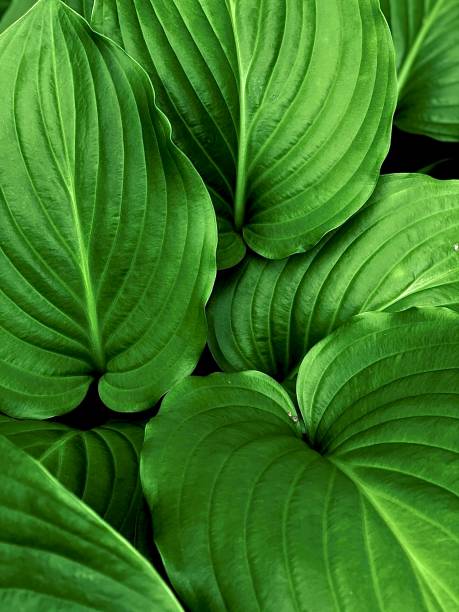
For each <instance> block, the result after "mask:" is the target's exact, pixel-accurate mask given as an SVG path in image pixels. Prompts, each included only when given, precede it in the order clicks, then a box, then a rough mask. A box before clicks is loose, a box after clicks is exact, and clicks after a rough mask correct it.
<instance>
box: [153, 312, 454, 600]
mask: <svg viewBox="0 0 459 612" xmlns="http://www.w3.org/2000/svg"><path fill="white" fill-rule="evenodd" d="M458 332H459V316H458V315H457V314H455V313H453V312H452V311H450V310H448V309H441V308H438V309H427V310H425V311H422V310H411V311H409V312H405V313H401V314H385V313H371V314H365V315H360V316H358V317H357V318H356V319H355V320H354V321H353V322H352V323H350V324H346V325H344V326H342V327H341V328H340V329H338V330H337V331H336V332H334V333H333V334H332V335H330V336H329V337H328V338H327V339H325V340H324V341H322V342H320V343H319V344H318V345H316V347H315V348H314V349H313V350H312V351H311V352H310V353H309V354H308V355H307V356H306V357H305V359H304V361H303V362H302V365H301V368H300V374H299V379H298V386H297V392H298V401H299V406H300V409H301V415H302V417H303V419H304V424H303V423H302V422H301V421H300V422H297V421H298V416H297V415H296V412H295V408H294V406H293V404H292V402H291V400H290V398H289V396H288V395H287V393H286V392H285V391H284V390H283V388H282V387H281V386H280V385H279V384H278V383H276V382H275V381H274V380H272V379H270V378H268V377H267V376H266V375H264V374H260V373H257V372H245V373H240V374H215V375H213V376H210V377H208V378H202V379H199V378H190V379H187V380H186V381H184V382H183V383H181V384H180V385H178V386H177V387H175V389H174V390H173V391H171V393H170V394H169V395H168V396H167V398H166V400H165V401H164V403H163V405H162V407H161V411H160V414H159V416H158V417H157V418H155V419H153V420H152V421H151V422H150V424H149V425H148V427H147V442H146V446H145V450H144V454H143V457H142V481H143V484H144V488H145V491H146V494H147V497H148V499H149V502H150V504H151V508H152V514H153V520H154V527H155V534H156V538H157V543H158V545H159V547H160V549H161V552H162V555H163V557H164V561H165V564H166V568H167V570H168V574H169V576H170V577H171V580H172V582H173V584H174V586H175V588H176V589H177V591H178V593H179V594H180V595H181V596H182V597H183V599H184V601H185V602H186V604H187V605H188V606H189V608H190V610H193V611H194V610H196V611H199V612H205V611H212V612H217V611H219V610H263V611H266V612H277V611H278V610H283V611H285V612H290V611H293V610H308V611H316V610H324V611H325V610H327V611H328V610H340V611H343V612H368V611H369V610H384V612H399V611H400V610H416V611H419V612H424V611H426V612H427V611H429V612H431V611H433V610H443V611H448V612H449V611H451V612H452V611H453V610H456V609H457V606H458V602H459V583H458V580H457V567H458V565H459V522H458V520H457V516H458V513H459V482H458V479H457V474H458V469H459V424H458V423H459V421H458V416H459V411H458V395H459V375H458V374H459V333H458ZM303 428H304V430H305V435H304V436H303V435H302V431H303ZM160 441H161V444H159V442H160Z"/></svg>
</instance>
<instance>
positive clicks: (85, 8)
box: [0, 0, 94, 32]
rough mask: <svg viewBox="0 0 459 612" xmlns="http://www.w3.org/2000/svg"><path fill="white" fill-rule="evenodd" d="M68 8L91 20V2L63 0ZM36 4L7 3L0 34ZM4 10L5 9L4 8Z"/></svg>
mask: <svg viewBox="0 0 459 612" xmlns="http://www.w3.org/2000/svg"><path fill="white" fill-rule="evenodd" d="M64 1H65V3H66V4H68V6H70V7H71V8H72V9H73V10H74V11H77V13H80V15H83V17H84V18H85V19H86V20H87V21H89V20H90V18H91V12H92V7H93V4H94V2H93V0H64ZM36 2H37V0H11V2H8V3H7V5H8V10H7V11H5V14H4V15H3V17H2V19H1V21H0V32H3V30H5V29H6V28H7V27H8V26H10V25H11V24H12V23H14V22H15V21H17V20H18V19H19V18H20V17H22V16H23V15H25V13H27V11H28V10H30V9H31V8H32V6H33V5H34V4H35V3H36ZM5 8H6V7H5Z"/></svg>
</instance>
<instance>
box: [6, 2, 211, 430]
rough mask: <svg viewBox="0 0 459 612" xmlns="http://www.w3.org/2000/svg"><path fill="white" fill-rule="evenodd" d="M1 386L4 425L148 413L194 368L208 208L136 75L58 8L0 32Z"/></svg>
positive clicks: (38, 9) (201, 336)
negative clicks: (83, 407)
mask: <svg viewBox="0 0 459 612" xmlns="http://www.w3.org/2000/svg"><path fill="white" fill-rule="evenodd" d="M0 63H1V66H2V70H1V72H0V107H1V109H2V121H1V122H0V141H1V143H2V146H1V148H0V225H1V228H2V237H1V247H2V252H1V255H0V258H1V259H0V269H1V289H2V294H1V296H0V320H1V329H0V389H1V398H2V405H1V409H2V410H3V411H4V412H6V413H7V414H9V415H11V416H19V417H21V418H25V417H33V418H36V417H50V416H55V415H56V414H58V413H64V412H67V411H69V410H71V409H72V408H73V407H75V406H76V405H78V403H79V402H80V401H81V400H82V398H83V397H84V396H85V394H86V391H87V388H88V385H89V384H90V382H91V380H92V379H94V377H99V376H100V381H99V393H100V396H101V398H102V400H103V401H104V402H105V403H106V404H107V405H108V406H109V407H110V408H112V409H114V410H119V411H137V410H142V409H145V408H147V407H149V406H151V405H153V404H154V403H155V402H156V401H157V400H158V399H159V398H160V397H161V395H162V394H164V393H165V392H166V391H167V390H168V389H169V388H170V387H171V386H172V385H173V384H174V383H175V382H176V381H177V380H179V379H180V378H182V377H183V376H184V375H186V374H189V373H190V372H191V371H192V369H193V368H194V366H195V364H196V362H197V360H198V358H199V355H200V353H201V351H202V348H203V346H204V344H205V337H206V324H205V313H204V306H205V303H206V301H207V299H208V296H209V294H210V291H211V287H212V285H213V281H214V277H215V250H216V228H215V217H214V213H213V209H212V204H211V202H210V198H209V196H208V194H207V192H206V189H205V186H204V184H203V183H202V181H201V179H200V177H199V176H198V175H197V173H196V171H195V170H194V168H193V167H192V165H191V163H190V162H189V161H188V159H186V158H185V157H184V155H183V154H182V153H180V151H179V150H178V149H177V148H176V147H175V145H173V144H172V142H171V140H170V129H169V125H168V123H167V122H166V120H165V119H164V117H163V115H162V114H160V113H159V111H157V109H156V107H155V104H154V94H153V90H152V87H151V83H150V82H149V80H148V78H147V75H146V74H145V73H144V71H143V70H142V69H141V68H140V67H139V66H138V64H137V63H136V62H134V61H133V60H132V59H131V58H129V57H128V56H127V55H126V54H125V53H124V51H122V50H121V49H120V48H119V47H117V46H116V45H115V44H113V43H111V42H110V41H108V40H107V39H105V38H104V37H102V36H99V35H97V34H95V33H94V32H93V31H92V30H91V29H90V28H89V26H88V25H87V24H86V22H85V21H84V20H83V19H82V18H81V17H80V16H78V15H77V14H76V13H75V12H74V11H72V10H71V9H70V8H68V7H67V6H66V5H65V4H63V3H62V2H60V1H59V0H39V2H38V3H37V4H36V5H35V7H33V8H32V9H31V10H30V11H29V13H28V14H27V15H26V16H25V17H24V18H23V19H21V20H20V21H18V22H17V23H15V24H13V26H11V27H10V28H9V29H8V30H7V31H5V32H4V33H3V34H2V35H1V36H0Z"/></svg>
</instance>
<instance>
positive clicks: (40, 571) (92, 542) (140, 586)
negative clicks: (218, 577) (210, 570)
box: [0, 436, 181, 612]
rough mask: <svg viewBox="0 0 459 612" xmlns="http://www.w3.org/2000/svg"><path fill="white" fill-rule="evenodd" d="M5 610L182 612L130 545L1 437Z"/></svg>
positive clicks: (0, 600)
mask: <svg viewBox="0 0 459 612" xmlns="http://www.w3.org/2000/svg"><path fill="white" fill-rule="evenodd" d="M0 452H1V456H2V469H1V470H0V569H1V571H0V609H2V610H21V612H23V611H24V612H28V611H36V610H75V611H77V610H78V611H81V612H82V611H83V610H105V611H106V612H132V611H133V610H145V611H146V612H157V611H158V610H164V612H179V610H181V607H180V605H179V604H178V603H177V601H176V600H175V598H174V596H173V595H172V593H171V592H170V591H169V589H168V587H167V586H166V585H165V584H164V583H163V581H162V580H161V578H160V577H159V576H158V574H157V573H156V572H155V570H154V569H153V567H152V566H151V565H150V564H149V563H148V562H147V561H146V560H145V559H143V558H142V557H141V556H140V555H139V554H138V553H137V552H136V551H135V549H134V548H132V547H131V546H130V545H129V544H128V542H127V541H125V540H124V539H123V538H122V537H121V536H120V535H119V534H117V533H116V532H115V531H113V529H111V528H110V527H109V526H108V525H107V524H106V523H104V522H103V521H102V520H101V519H100V518H99V517H98V516H97V515H96V514H95V513H94V512H93V511H92V510H90V509H89V508H88V507H87V506H86V505H85V504H83V503H82V502H80V501H79V500H78V499H77V498H76V497H75V496H74V495H72V494H71V493H70V492H69V491H67V490H66V489H65V488H64V487H63V486H62V485H60V484H59V483H58V482H57V481H56V480H55V479H54V478H52V477H51V476H50V475H49V473H48V472H47V471H46V470H44V469H43V468H42V467H41V466H40V465H39V464H38V463H37V462H36V461H34V460H33V459H32V458H31V457H28V456H27V455H26V454H25V453H24V452H23V451H21V450H19V449H18V448H16V447H15V446H14V445H13V444H12V443H11V442H9V441H8V440H6V439H5V438H4V437H3V436H0Z"/></svg>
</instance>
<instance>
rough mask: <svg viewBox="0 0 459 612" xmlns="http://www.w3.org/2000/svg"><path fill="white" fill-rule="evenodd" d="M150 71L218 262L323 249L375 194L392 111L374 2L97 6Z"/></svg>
mask: <svg viewBox="0 0 459 612" xmlns="http://www.w3.org/2000/svg"><path fill="white" fill-rule="evenodd" d="M92 23H93V25H94V27H95V28H96V29H97V30H98V31H101V32H103V33H104V34H106V35H107V36H109V37H112V38H114V39H115V40H117V41H118V42H119V43H120V44H122V45H123V46H124V48H125V49H126V50H127V51H128V53H129V54H130V55H132V56H133V57H134V58H136V59H137V60H138V61H139V62H140V63H141V64H142V65H143V66H144V67H145V69H146V70H147V72H148V73H149V74H150V76H151V78H152V81H153V84H154V87H155V91H156V92H157V99H158V104H159V106H160V108H162V109H163V110H164V112H165V113H166V115H167V116H168V117H169V119H170V120H171V123H172V128H173V135H174V138H175V141H176V142H177V143H178V144H179V146H180V147H181V148H182V149H183V150H184V151H185V152H186V153H187V154H188V156H189V157H190V159H191V160H192V161H193V163H194V164H195V166H196V168H197V169H198V171H199V172H200V173H201V175H202V176H203V178H204V180H205V182H206V184H207V186H208V188H209V190H210V192H211V194H212V197H213V201H214V205H215V208H216V211H217V217H218V221H219V229H220V232H219V234H220V240H219V252H218V263H219V267H221V268H228V267H231V266H233V265H235V264H236V263H237V262H238V261H240V260H241V259H242V257H243V255H244V252H245V249H246V245H248V246H249V247H250V248H251V249H252V250H254V251H255V252H257V253H259V254H260V255H263V256H264V257H268V258H274V259H276V258H280V257H286V256H288V255H290V254H292V253H295V252H303V251H305V250H307V249H308V248H310V247H311V246H313V245H314V244H316V243H317V242H318V241H319V240H320V239H321V238H322V236H323V235H324V234H325V233H327V232H328V231H329V230H331V229H333V228H335V227H337V226H338V225H340V224H341V223H343V222H344V221H345V220H346V219H347V218H348V217H350V216H351V215H352V214H353V213H354V212H355V211H356V210H358V209H359V208H360V207H361V206H362V205H363V204H364V203H365V201H366V200H367V199H368V197H369V195H370V194H371V192H372V190H373V188H374V186H375V183H376V180H377V176H378V172H379V168H380V165H381V163H382V161H383V159H384V157H385V155H386V153H387V149H388V146H389V138H390V127H391V119H392V114H393V111H394V107H395V98H396V91H395V74H394V59H393V49H392V42H391V40H390V37H389V32H388V29H387V26H386V24H385V21H384V19H383V16H382V14H381V12H380V9H379V3H378V1H377V0H365V1H363V0H327V1H325V2H323V1H320V2H319V1H317V0H283V1H282V2H280V1H279V0H266V1H264V2H260V1H259V0H244V1H242V0H225V1H223V0H174V1H171V0H154V1H153V0H135V1H132V2H125V0H96V2H95V4H94V11H93V15H92Z"/></svg>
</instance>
